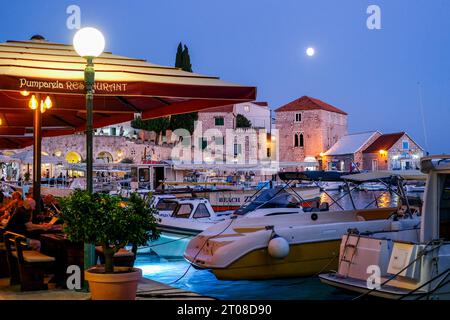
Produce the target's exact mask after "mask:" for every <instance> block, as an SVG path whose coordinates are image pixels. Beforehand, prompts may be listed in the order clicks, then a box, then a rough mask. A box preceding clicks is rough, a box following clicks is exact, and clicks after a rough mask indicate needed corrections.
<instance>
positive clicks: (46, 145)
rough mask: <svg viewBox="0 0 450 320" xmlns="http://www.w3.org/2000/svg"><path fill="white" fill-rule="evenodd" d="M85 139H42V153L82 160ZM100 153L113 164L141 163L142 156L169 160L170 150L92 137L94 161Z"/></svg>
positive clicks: (139, 142)
mask: <svg viewBox="0 0 450 320" xmlns="http://www.w3.org/2000/svg"><path fill="white" fill-rule="evenodd" d="M85 143H86V137H85V135H82V134H75V135H69V136H61V137H51V138H44V139H43V140H42V151H44V152H47V153H48V154H49V155H57V156H61V157H63V158H65V157H66V156H67V154H68V153H69V152H76V153H77V154H79V155H80V156H81V158H82V159H85V158H86V144H85ZM100 153H108V154H110V155H111V157H112V159H113V162H120V161H121V160H123V159H125V158H130V159H133V161H134V163H141V161H142V158H143V156H144V154H146V155H147V156H149V157H151V158H152V160H169V159H170V154H171V148H170V147H168V146H159V145H154V144H152V143H143V142H142V141H141V140H137V139H128V138H125V137H117V136H94V159H96V158H97V157H98V156H99V154H100Z"/></svg>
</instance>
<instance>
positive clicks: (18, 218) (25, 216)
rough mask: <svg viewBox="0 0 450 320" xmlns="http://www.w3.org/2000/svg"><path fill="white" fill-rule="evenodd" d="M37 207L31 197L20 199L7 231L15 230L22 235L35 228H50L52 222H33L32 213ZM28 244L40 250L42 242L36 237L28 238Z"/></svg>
mask: <svg viewBox="0 0 450 320" xmlns="http://www.w3.org/2000/svg"><path fill="white" fill-rule="evenodd" d="M35 208H36V201H34V200H33V199H31V198H26V199H25V200H19V202H18V206H17V208H16V209H15V210H14V213H13V214H12V215H11V218H10V219H9V221H8V223H7V225H6V226H5V231H11V232H15V233H18V234H21V235H25V236H26V235H27V234H28V232H30V231H34V230H49V229H51V228H52V225H50V224H34V223H32V222H31V214H32V212H33V210H34V209H35ZM27 242H28V245H29V246H30V247H31V248H32V249H35V250H39V249H40V247H41V242H40V241H39V240H35V239H27Z"/></svg>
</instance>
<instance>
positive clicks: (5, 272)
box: [0, 229, 9, 278]
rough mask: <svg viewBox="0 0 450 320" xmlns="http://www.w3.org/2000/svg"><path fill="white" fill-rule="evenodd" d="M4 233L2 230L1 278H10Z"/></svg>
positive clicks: (0, 245) (0, 249) (0, 231)
mask: <svg viewBox="0 0 450 320" xmlns="http://www.w3.org/2000/svg"><path fill="white" fill-rule="evenodd" d="M3 233H4V232H3V229H0V278H9V267H8V258H7V254H6V245H5V239H4V237H3Z"/></svg>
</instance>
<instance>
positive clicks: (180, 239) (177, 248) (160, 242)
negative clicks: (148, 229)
mask: <svg viewBox="0 0 450 320" xmlns="http://www.w3.org/2000/svg"><path fill="white" fill-rule="evenodd" d="M191 239H192V236H189V235H180V234H173V233H162V234H161V236H160V237H159V238H158V239H157V240H153V241H149V243H148V247H149V249H150V250H151V251H153V252H154V253H155V254H157V255H158V256H159V257H161V258H164V259H168V260H177V259H182V258H183V254H184V252H185V251H186V248H187V246H188V244H189V241H190V240H191Z"/></svg>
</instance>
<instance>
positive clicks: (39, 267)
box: [4, 232, 55, 291]
mask: <svg viewBox="0 0 450 320" xmlns="http://www.w3.org/2000/svg"><path fill="white" fill-rule="evenodd" d="M4 237H5V245H6V252H7V257H8V264H9V272H10V285H17V284H18V285H20V290H21V291H34V290H47V289H48V287H47V284H46V283H44V276H45V271H46V270H47V269H48V268H49V267H51V266H52V265H53V263H54V262H55V258H53V257H49V256H47V255H45V254H42V253H40V252H39V251H36V250H29V249H28V245H27V238H26V237H25V236H23V235H20V234H17V233H14V232H6V233H5V235H4Z"/></svg>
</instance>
